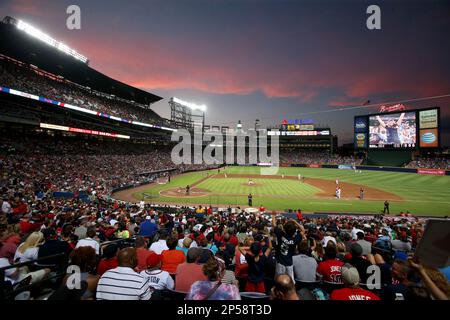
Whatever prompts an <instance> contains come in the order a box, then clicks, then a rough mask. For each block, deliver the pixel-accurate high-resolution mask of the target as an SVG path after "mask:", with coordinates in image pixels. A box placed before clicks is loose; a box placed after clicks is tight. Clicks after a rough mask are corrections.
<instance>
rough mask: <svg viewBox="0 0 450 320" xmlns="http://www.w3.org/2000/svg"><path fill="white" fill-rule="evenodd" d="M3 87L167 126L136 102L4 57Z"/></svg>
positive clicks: (0, 66)
mask: <svg viewBox="0 0 450 320" xmlns="http://www.w3.org/2000/svg"><path fill="white" fill-rule="evenodd" d="M0 86H5V87H9V88H12V89H16V90H20V91H23V92H26V93H30V94H34V95H38V96H43V97H45V98H48V99H52V100H56V101H59V102H64V103H67V104H72V105H75V106H78V107H82V108H86V109H89V110H93V111H97V112H101V113H106V114H109V115H113V116H116V117H121V118H124V119H127V120H133V121H140V122H145V123H149V124H156V125H167V123H166V121H165V120H164V119H162V118H161V117H160V116H158V115H157V114H156V113H155V112H153V111H152V110H149V109H145V108H143V107H142V106H140V105H139V104H137V103H135V102H132V101H127V100H124V99H119V98H118V97H114V96H111V95H109V94H105V93H101V92H97V91H95V90H92V89H90V88H86V87H83V86H80V85H78V84H75V83H72V82H70V81H68V80H65V79H63V78H61V77H57V76H54V75H51V74H48V73H46V72H45V71H42V70H40V69H38V68H33V67H31V66H27V65H25V64H22V63H19V62H13V61H12V60H10V59H7V58H5V57H4V56H2V57H0Z"/></svg>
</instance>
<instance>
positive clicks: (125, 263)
mask: <svg viewBox="0 0 450 320" xmlns="http://www.w3.org/2000/svg"><path fill="white" fill-rule="evenodd" d="M117 261H118V263H119V266H118V267H117V268H114V269H111V270H108V271H106V272H105V273H104V274H103V276H102V277H101V278H100V280H99V282H98V286H97V300H149V299H150V297H151V290H150V285H149V282H150V281H149V279H148V278H145V277H143V276H142V275H140V274H139V273H137V272H135V271H134V269H135V268H136V266H137V256H136V249H134V248H125V249H122V250H120V251H119V254H118V255H117Z"/></svg>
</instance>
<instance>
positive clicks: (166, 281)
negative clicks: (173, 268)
mask: <svg viewBox="0 0 450 320" xmlns="http://www.w3.org/2000/svg"><path fill="white" fill-rule="evenodd" d="M140 274H141V276H143V277H145V278H147V279H148V280H149V286H150V287H151V288H153V289H154V290H164V289H170V290H173V288H174V287H175V282H174V281H173V279H172V277H171V276H170V274H169V273H168V272H167V271H162V270H144V271H142V272H141V273H140Z"/></svg>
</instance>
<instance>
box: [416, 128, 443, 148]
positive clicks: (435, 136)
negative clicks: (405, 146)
mask: <svg viewBox="0 0 450 320" xmlns="http://www.w3.org/2000/svg"><path fill="white" fill-rule="evenodd" d="M419 135H420V147H421V148H437V147H439V132H438V129H425V130H420V132H419Z"/></svg>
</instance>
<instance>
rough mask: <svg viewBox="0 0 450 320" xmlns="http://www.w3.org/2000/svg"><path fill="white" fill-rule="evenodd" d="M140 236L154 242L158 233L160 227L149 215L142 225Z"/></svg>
mask: <svg viewBox="0 0 450 320" xmlns="http://www.w3.org/2000/svg"><path fill="white" fill-rule="evenodd" d="M139 227H140V229H139V235H140V236H142V237H145V238H147V239H150V240H152V239H153V237H154V236H155V234H156V232H157V231H158V226H157V225H156V223H155V222H154V220H152V218H151V216H149V215H147V216H146V217H145V221H144V222H142V223H141V224H140V226H139Z"/></svg>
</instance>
